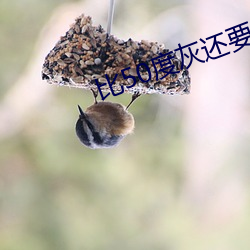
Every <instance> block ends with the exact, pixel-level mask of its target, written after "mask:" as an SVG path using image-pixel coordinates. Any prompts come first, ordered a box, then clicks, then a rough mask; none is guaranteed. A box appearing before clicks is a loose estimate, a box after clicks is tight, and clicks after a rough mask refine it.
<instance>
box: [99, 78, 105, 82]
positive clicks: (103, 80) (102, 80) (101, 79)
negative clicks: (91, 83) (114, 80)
mask: <svg viewBox="0 0 250 250" xmlns="http://www.w3.org/2000/svg"><path fill="white" fill-rule="evenodd" d="M99 82H101V83H106V82H107V80H106V78H104V77H100V78H99Z"/></svg>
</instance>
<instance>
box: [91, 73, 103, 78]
mask: <svg viewBox="0 0 250 250" xmlns="http://www.w3.org/2000/svg"><path fill="white" fill-rule="evenodd" d="M100 77H101V76H100V75H97V74H93V75H92V79H98V78H100Z"/></svg>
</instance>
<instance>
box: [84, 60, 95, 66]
mask: <svg viewBox="0 0 250 250" xmlns="http://www.w3.org/2000/svg"><path fill="white" fill-rule="evenodd" d="M85 64H86V65H94V64H95V63H94V62H93V61H90V60H87V61H85Z"/></svg>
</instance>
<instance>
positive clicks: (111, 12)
mask: <svg viewBox="0 0 250 250" xmlns="http://www.w3.org/2000/svg"><path fill="white" fill-rule="evenodd" d="M114 10H115V0H110V4H109V13H108V26H107V33H108V34H110V33H111V29H112V23H113V16H114Z"/></svg>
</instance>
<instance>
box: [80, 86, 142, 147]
mask: <svg viewBox="0 0 250 250" xmlns="http://www.w3.org/2000/svg"><path fill="white" fill-rule="evenodd" d="M92 92H93V95H94V98H95V103H94V104H93V105H91V106H90V107H88V108H87V109H86V111H85V112H84V111H83V110H82V108H81V107H80V106H79V105H78V109H79V112H80V115H79V118H78V120H77V122H76V128H75V129H76V134H77V136H78V138H79V139H80V141H81V142H82V144H84V145H85V146H86V147H88V148H91V149H98V148H111V147H114V146H117V145H118V144H119V143H120V141H121V140H122V139H123V138H124V137H125V136H126V135H128V134H131V133H132V132H133V130H134V124H135V122H134V117H133V115H132V114H130V113H129V112H128V111H127V109H128V107H129V106H130V105H131V104H132V103H133V102H134V100H135V99H136V98H137V97H138V96H140V94H138V93H135V94H134V95H133V96H132V100H131V102H130V103H129V105H128V106H127V108H126V107H125V106H123V105H121V104H119V103H112V102H97V100H96V97H97V94H96V93H95V92H94V91H93V90H92Z"/></svg>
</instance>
